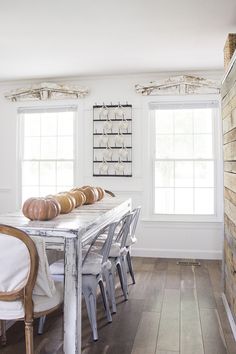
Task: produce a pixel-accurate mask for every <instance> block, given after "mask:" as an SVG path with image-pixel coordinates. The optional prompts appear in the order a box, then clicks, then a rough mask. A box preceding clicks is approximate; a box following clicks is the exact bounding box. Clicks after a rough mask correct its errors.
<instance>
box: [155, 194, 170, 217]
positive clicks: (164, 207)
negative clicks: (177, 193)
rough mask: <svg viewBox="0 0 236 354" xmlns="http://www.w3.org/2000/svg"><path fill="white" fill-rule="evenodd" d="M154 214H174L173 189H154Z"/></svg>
mask: <svg viewBox="0 0 236 354" xmlns="http://www.w3.org/2000/svg"><path fill="white" fill-rule="evenodd" d="M155 213H157V214H173V213H174V189H173V188H156V189H155Z"/></svg>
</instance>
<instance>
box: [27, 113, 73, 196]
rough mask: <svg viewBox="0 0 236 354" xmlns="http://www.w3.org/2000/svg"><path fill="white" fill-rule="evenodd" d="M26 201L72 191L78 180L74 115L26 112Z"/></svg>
mask: <svg viewBox="0 0 236 354" xmlns="http://www.w3.org/2000/svg"><path fill="white" fill-rule="evenodd" d="M21 117H22V122H21V123H22V135H23V139H22V158H21V171H22V176H21V182H22V198H21V199H22V201H24V200H25V199H27V198H29V197H32V196H33V197H37V196H46V195H49V194H54V193H57V192H62V191H65V190H68V189H70V188H71V187H72V186H73V180H74V112H73V111H61V110H59V111H48V112H47V111H42V112H40V111H36V112H32V111H31V112H29V113H27V112H24V113H22V115H21Z"/></svg>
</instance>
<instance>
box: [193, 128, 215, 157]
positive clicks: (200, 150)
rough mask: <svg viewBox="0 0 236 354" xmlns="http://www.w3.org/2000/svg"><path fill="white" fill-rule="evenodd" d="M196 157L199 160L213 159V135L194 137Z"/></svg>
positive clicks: (197, 135)
mask: <svg viewBox="0 0 236 354" xmlns="http://www.w3.org/2000/svg"><path fill="white" fill-rule="evenodd" d="M194 156H195V158H197V159H204V158H205V159H207V158H209V159H210V158H212V157H213V151H212V135H210V134H204V135H203V134H196V135H194Z"/></svg>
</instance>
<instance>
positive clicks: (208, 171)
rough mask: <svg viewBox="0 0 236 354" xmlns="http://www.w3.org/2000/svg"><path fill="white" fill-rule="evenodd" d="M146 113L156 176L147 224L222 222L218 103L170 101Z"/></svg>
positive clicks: (156, 104)
mask: <svg viewBox="0 0 236 354" xmlns="http://www.w3.org/2000/svg"><path fill="white" fill-rule="evenodd" d="M148 107H149V112H150V118H151V121H150V125H149V137H150V146H149V149H150V151H151V159H150V162H151V164H152V172H151V171H150V172H151V176H150V178H149V185H150V186H151V187H150V188H149V197H148V200H149V202H148V203H149V206H147V204H146V210H147V214H146V215H147V219H151V220H160V221H169V220H170V221H171V220H173V221H220V220H221V219H222V186H221V183H222V152H221V148H220V146H221V122H220V117H219V103H218V99H216V100H212V99H211V100H209V98H206V99H204V100H200V99H197V98H194V99H193V100H192V101H190V100H189V99H185V98H184V99H183V98H180V97H176V98H175V99H174V100H173V101H172V100H169V101H168V99H167V98H166V99H165V100H163V101H159V102H152V103H150V102H149V104H148ZM149 153H150V152H149ZM146 181H148V180H147V178H146Z"/></svg>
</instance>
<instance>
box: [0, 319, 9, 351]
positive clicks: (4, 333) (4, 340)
mask: <svg viewBox="0 0 236 354" xmlns="http://www.w3.org/2000/svg"><path fill="white" fill-rule="evenodd" d="M0 326H1V344H2V346H5V345H6V344H7V330H6V321H5V320H0Z"/></svg>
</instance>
